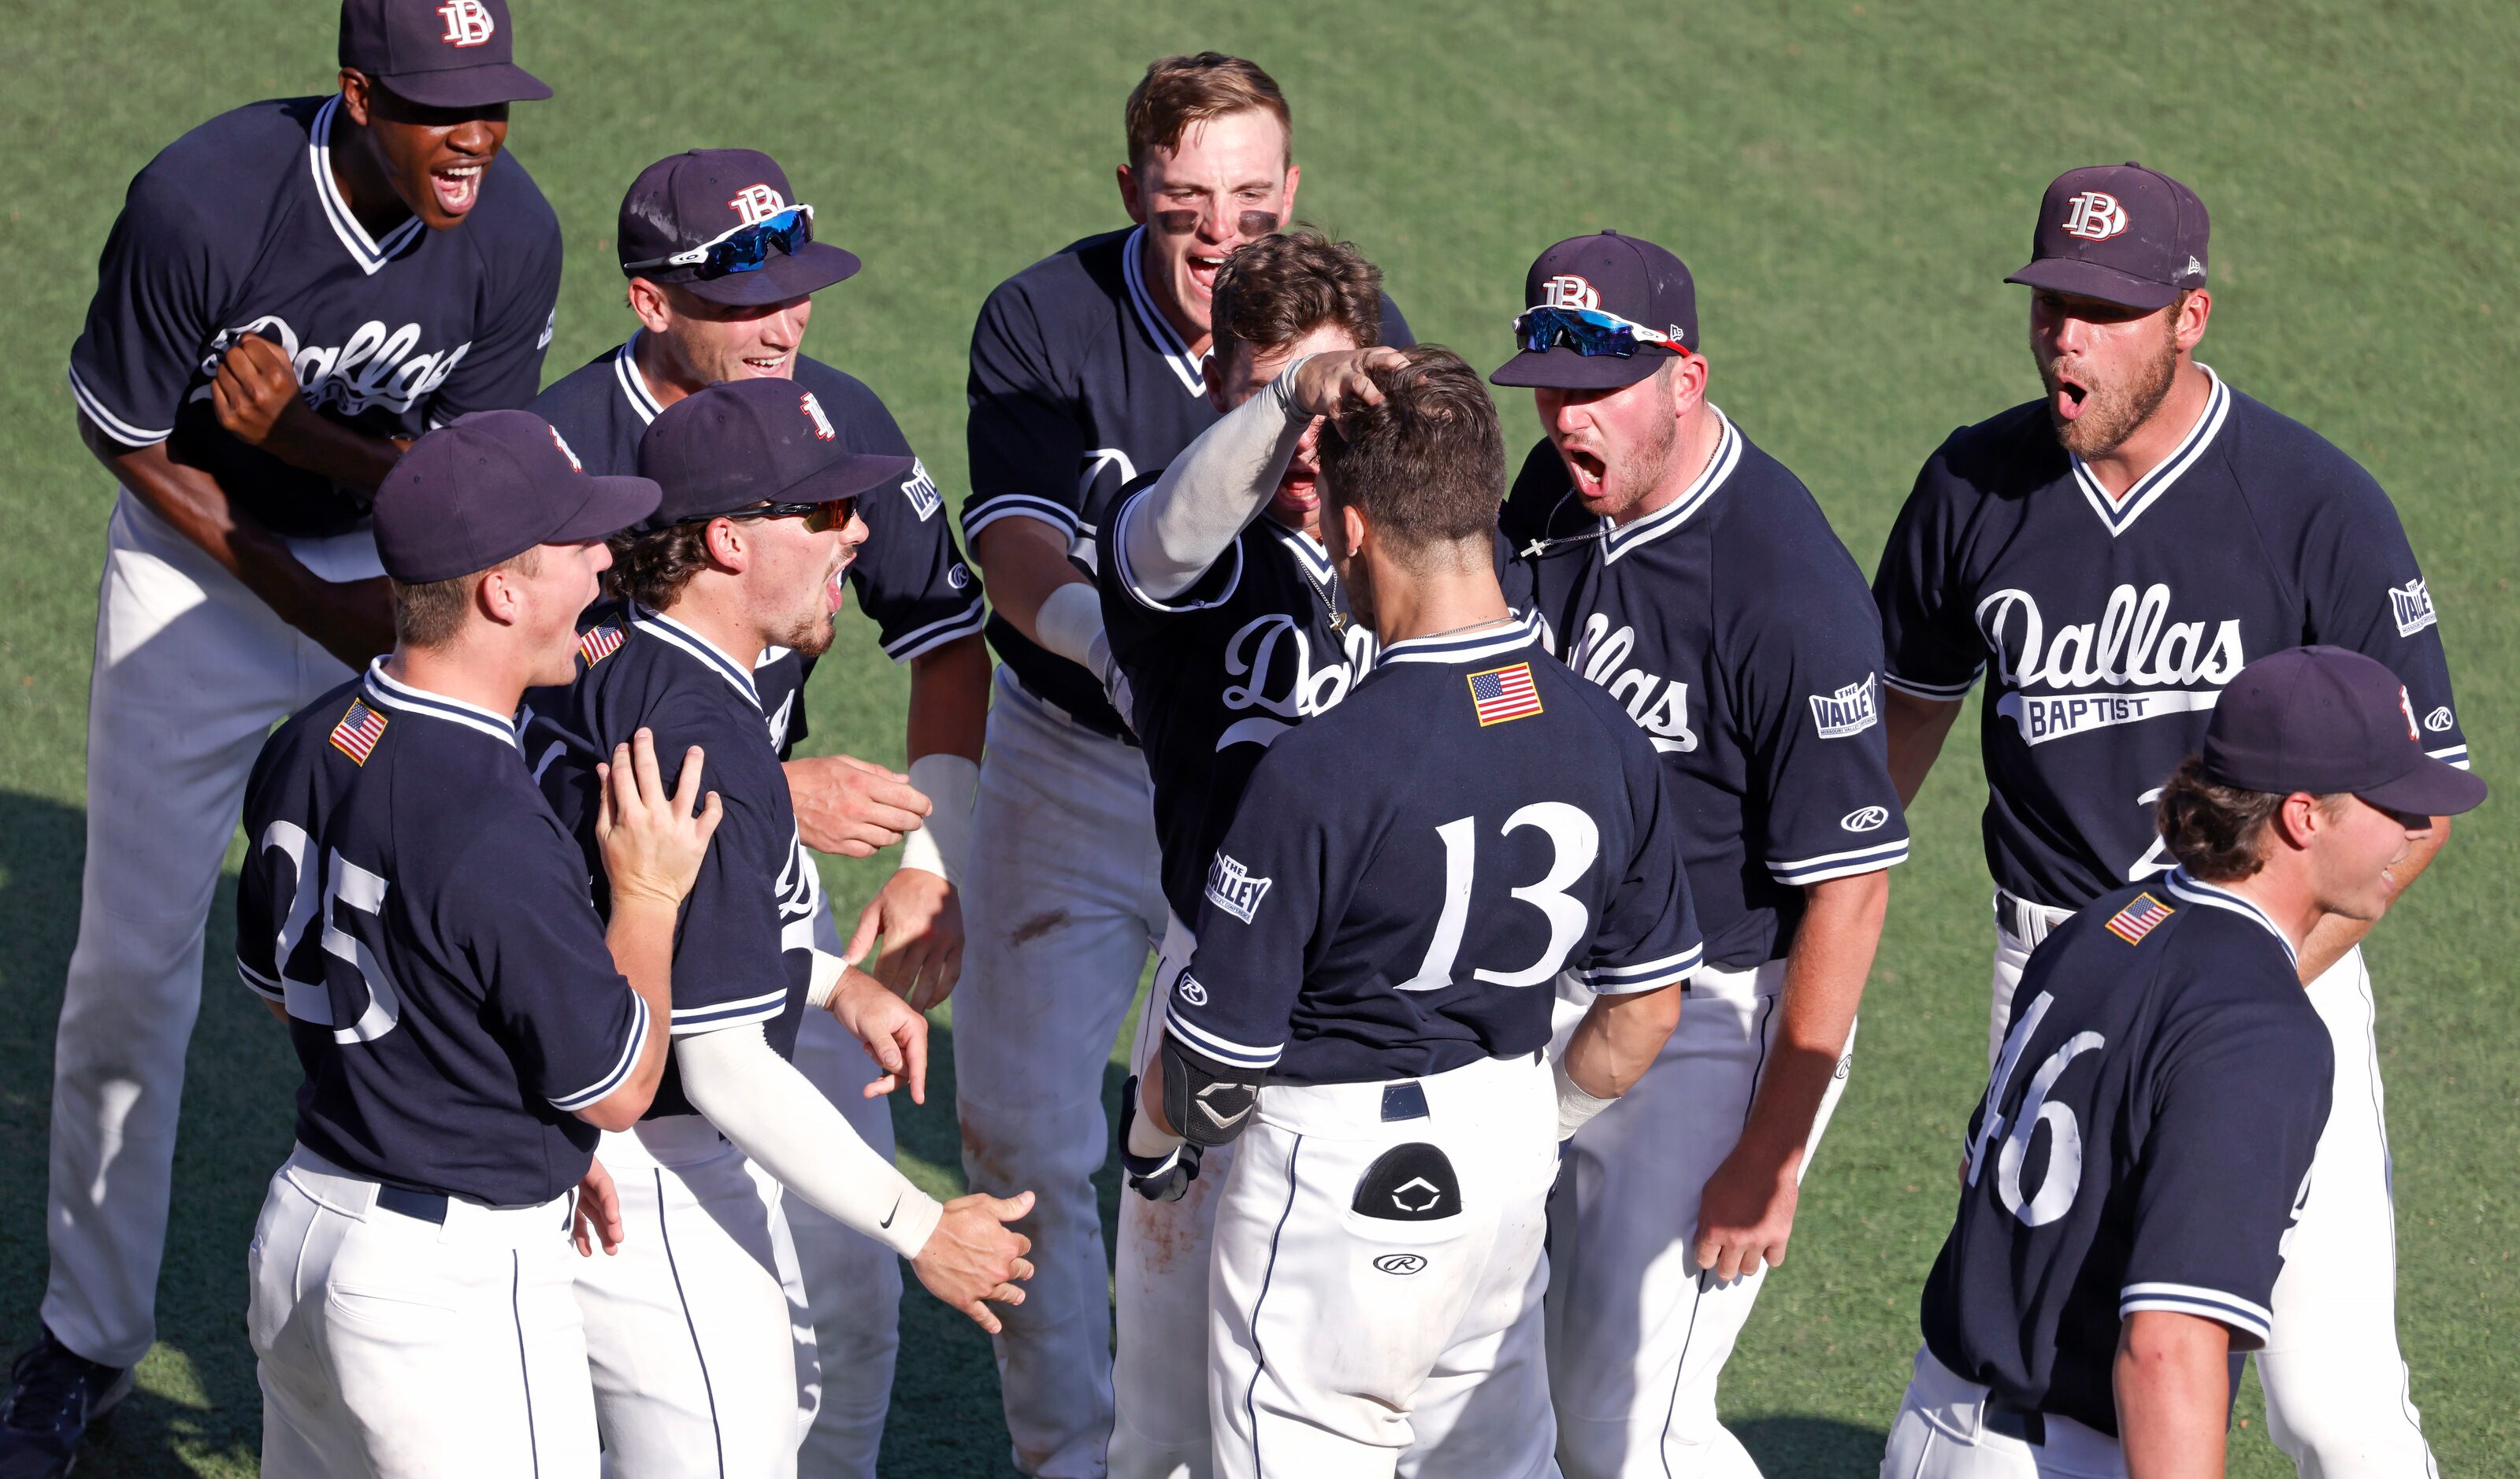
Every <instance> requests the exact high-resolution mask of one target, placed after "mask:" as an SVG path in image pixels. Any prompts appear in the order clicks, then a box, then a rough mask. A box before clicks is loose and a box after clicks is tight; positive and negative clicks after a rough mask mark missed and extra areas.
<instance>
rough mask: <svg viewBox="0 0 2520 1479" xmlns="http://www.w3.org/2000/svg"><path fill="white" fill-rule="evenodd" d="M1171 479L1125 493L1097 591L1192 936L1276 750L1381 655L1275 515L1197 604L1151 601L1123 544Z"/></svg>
mask: <svg viewBox="0 0 2520 1479" xmlns="http://www.w3.org/2000/svg"><path fill="white" fill-rule="evenodd" d="M1162 475H1163V474H1162V472H1161V471H1155V472H1148V473H1146V474H1144V475H1142V476H1140V477H1139V478H1137V479H1136V480H1135V481H1133V482H1131V483H1130V484H1129V485H1128V486H1127V487H1126V488H1124V489H1122V490H1121V496H1120V500H1119V502H1118V503H1117V504H1116V505H1115V506H1114V508H1115V512H1114V513H1113V515H1112V516H1111V529H1112V534H1111V558H1110V559H1108V560H1103V561H1102V570H1101V572H1100V573H1099V574H1098V575H1097V576H1096V578H1097V579H1098V580H1099V581H1100V582H1101V583H1102V624H1103V627H1104V629H1105V630H1107V631H1108V632H1109V633H1110V634H1111V655H1112V656H1113V657H1114V658H1116V659H1118V661H1119V663H1120V668H1121V670H1122V671H1123V672H1125V673H1126V674H1128V677H1129V695H1130V700H1131V706H1132V707H1134V708H1135V709H1136V710H1137V712H1136V713H1135V714H1133V715H1131V716H1129V718H1130V727H1131V729H1132V730H1133V731H1134V732H1135V733H1136V734H1137V737H1138V742H1139V744H1140V745H1142V746H1143V747H1144V748H1145V750H1146V752H1147V769H1148V773H1149V774H1150V776H1151V777H1152V780H1153V783H1154V807H1155V840H1156V842H1157V844H1158V847H1159V849H1160V851H1161V853H1162V855H1163V885H1164V900H1165V902H1166V903H1168V904H1170V905H1171V906H1172V911H1173V913H1174V915H1175V916H1177V917H1178V918H1180V919H1182V920H1184V921H1185V922H1187V921H1189V920H1192V919H1197V918H1198V907H1199V906H1198V901H1199V893H1200V890H1201V888H1202V887H1203V886H1204V884H1205V881H1206V878H1207V864H1208V860H1209V859H1210V858H1213V857H1214V856H1216V848H1217V844H1218V843H1221V842H1223V841H1224V840H1225V829H1226V827H1227V826H1228V825H1229V824H1230V823H1232V822H1233V821H1234V812H1235V808H1236V807H1238V805H1240V804H1241V801H1242V787H1243V786H1244V785H1245V784H1248V783H1249V781H1250V779H1251V768H1252V767H1253V766H1255V765H1258V764H1259V763H1260V756H1261V755H1262V753H1263V752H1265V751H1266V750H1267V749H1268V747H1269V743H1270V741H1271V740H1273V739H1277V738H1278V737H1279V736H1280V735H1283V734H1284V733H1285V732H1286V731H1287V730H1289V729H1291V728H1293V727H1294V726H1295V725H1296V724H1298V723H1301V722H1302V721H1303V720H1304V719H1305V718H1306V717H1307V716H1309V715H1313V714H1318V713H1320V712H1322V711H1323V710H1325V709H1327V708H1328V707H1329V706H1330V705H1331V704H1334V703H1336V702H1338V701H1339V700H1340V699H1341V698H1344V697H1346V696H1347V691H1348V690H1349V688H1351V687H1353V686H1354V685H1355V683H1356V680H1357V679H1358V678H1359V677H1361V676H1363V675H1364V674H1365V672H1366V671H1367V670H1368V669H1370V668H1372V667H1373V654H1374V649H1375V643H1374V639H1373V633H1372V632H1370V631H1368V630H1366V628H1365V627H1363V626H1362V625H1360V624H1359V623H1358V622H1357V621H1356V619H1355V618H1354V616H1353V615H1352V614H1351V613H1350V612H1349V610H1348V608H1347V590H1346V588H1345V587H1344V586H1343V585H1342V584H1341V583H1340V581H1339V578H1338V572H1337V571H1336V570H1333V569H1332V568H1331V567H1330V561H1329V556H1328V554H1326V553H1325V552H1324V551H1323V549H1322V547H1321V546H1320V545H1318V544H1316V543H1314V542H1313V541H1312V540H1311V539H1310V538H1308V537H1307V536H1305V535H1304V534H1302V533H1299V532H1298V531H1296V530H1293V529H1289V528H1287V527H1286V526H1285V525H1283V524H1282V523H1280V522H1278V521H1277V520H1276V519H1275V518H1272V517H1270V516H1269V515H1267V514H1265V513H1264V514H1262V515H1260V516H1258V517H1256V518H1254V519H1252V520H1251V522H1250V523H1248V524H1246V525H1244V526H1243V529H1242V532H1241V534H1240V535H1238V537H1237V538H1236V540H1235V542H1234V543H1233V544H1232V545H1231V546H1229V547H1227V549H1226V552H1225V555H1224V556H1223V558H1221V559H1219V560H1217V562H1216V563H1215V564H1214V565H1212V566H1210V567H1209V568H1208V570H1207V572H1206V573H1205V574H1203V575H1201V576H1200V577H1199V578H1198V579H1197V580H1196V581H1194V582H1193V583H1192V585H1191V586H1190V587H1189V588H1188V589H1187V590H1184V591H1182V592H1180V593H1179V594H1177V595H1175V596H1173V597H1172V598H1171V599H1169V600H1163V599H1159V598H1156V597H1153V596H1149V595H1148V594H1147V592H1146V591H1145V590H1144V589H1143V588H1142V587H1141V586H1140V585H1139V583H1138V580H1137V577H1136V576H1135V575H1133V574H1131V573H1130V571H1129V560H1128V544H1127V537H1128V536H1127V534H1126V532H1125V531H1126V529H1127V527H1128V519H1129V514H1130V510H1131V509H1132V508H1133V507H1135V505H1136V502H1137V495H1138V493H1139V492H1140V491H1142V490H1144V489H1146V488H1149V487H1152V486H1153V485H1154V483H1155V481H1156V479H1158V478H1160V477H1161V476H1162ZM1496 548H1497V577H1498V580H1499V583H1500V584H1501V585H1503V587H1504V588H1505V593H1506V605H1508V606H1509V607H1511V608H1512V609H1513V611H1514V612H1515V613H1516V614H1517V615H1518V614H1521V613H1522V612H1524V611H1527V610H1529V609H1530V607H1531V588H1530V581H1529V579H1528V577H1527V575H1526V573H1525V571H1524V570H1523V567H1522V563H1521V561H1519V560H1515V559H1514V558H1513V556H1512V552H1511V551H1510V550H1509V549H1508V547H1507V545H1506V543H1505V540H1504V538H1503V536H1499V537H1498V539H1497V544H1496Z"/></svg>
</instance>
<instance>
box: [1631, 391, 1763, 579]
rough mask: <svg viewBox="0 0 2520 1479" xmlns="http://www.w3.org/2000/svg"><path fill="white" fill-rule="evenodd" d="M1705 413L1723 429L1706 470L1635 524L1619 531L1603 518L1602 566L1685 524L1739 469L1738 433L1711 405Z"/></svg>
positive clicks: (1721, 413) (1703, 469)
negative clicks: (1669, 500) (1712, 415)
mask: <svg viewBox="0 0 2520 1479" xmlns="http://www.w3.org/2000/svg"><path fill="white" fill-rule="evenodd" d="M1706 409H1707V410H1709V411H1713V412H1714V413H1715V420H1716V421H1717V422H1718V423H1719V424H1720V425H1721V426H1722V427H1723V430H1722V431H1721V432H1720V433H1719V434H1718V435H1717V436H1716V438H1715V450H1714V452H1712V453H1711V454H1709V455H1708V457H1707V459H1706V466H1705V467H1704V468H1702V469H1700V470H1699V471H1698V474H1697V477H1696V479H1695V480H1694V481H1692V482H1690V483H1689V485H1688V487H1687V488H1686V489H1684V490H1683V491H1682V493H1681V495H1680V496H1679V497H1678V498H1675V499H1673V500H1672V501H1671V502H1669V503H1667V504H1664V505H1663V506H1662V507H1661V508H1659V509H1656V510H1654V511H1653V512H1652V513H1650V514H1648V515H1645V516H1644V517H1643V518H1640V519H1638V520H1637V521H1636V522H1634V523H1632V524H1629V525H1627V526H1626V527H1624V528H1622V527H1620V526H1619V525H1617V524H1614V523H1612V522H1611V521H1610V520H1609V519H1608V518H1606V517H1604V518H1603V519H1602V520H1601V549H1602V552H1603V555H1602V559H1603V562H1604V563H1607V562H1608V561H1610V560H1617V559H1618V558H1619V557H1620V556H1622V555H1625V554H1626V553H1628V552H1629V551H1630V550H1634V549H1638V548H1641V547H1643V546H1644V545H1649V544H1651V543H1653V542H1654V541H1655V540H1657V539H1660V538H1662V537H1663V536H1664V535H1666V534H1668V533H1670V532H1672V531H1673V530H1674V529H1677V528H1679V527H1680V526H1681V525H1683V524H1685V523H1687V522H1688V520H1689V516H1690V515H1693V514H1695V513H1696V512H1697V511H1698V510H1700V509H1702V508H1705V507H1706V505H1707V504H1708V503H1709V502H1710V501H1712V500H1713V499H1714V497H1715V495H1716V493H1717V492H1718V491H1719V490H1721V489H1722V488H1723V486H1724V483H1725V480H1726V479H1727V478H1730V477H1731V476H1732V475H1733V469H1735V468H1737V467H1739V466H1741V433H1740V431H1739V430H1738V429H1736V428H1735V427H1734V426H1733V418H1731V417H1729V416H1726V415H1725V414H1724V412H1723V411H1722V410H1721V409H1720V408H1718V407H1717V406H1715V405H1714V404H1713V403H1711V402H1710V403H1709V404H1708V405H1707V407H1706Z"/></svg>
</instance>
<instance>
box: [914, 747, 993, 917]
mask: <svg viewBox="0 0 2520 1479" xmlns="http://www.w3.org/2000/svg"><path fill="white" fill-rule="evenodd" d="M910 784H913V785H915V786H917V787H919V791H920V794H922V795H923V796H925V797H926V798H927V800H928V804H929V807H930V810H929V811H928V813H927V820H926V822H925V823H923V824H922V826H921V827H920V829H919V830H917V831H915V832H912V833H910V834H909V835H908V836H906V837H904V838H902V839H901V866H902V867H903V868H918V869H924V870H925V871H926V872H928V873H932V874H936V875H937V876H938V877H941V878H943V879H945V880H946V881H947V882H949V883H952V884H953V885H954V886H955V887H957V888H960V887H961V886H962V885H963V865H964V863H965V862H967V861H968V859H969V858H970V856H971V808H972V807H973V806H974V805H976V804H977V803H978V802H979V799H980V767H979V766H977V765H975V764H973V763H972V762H971V761H969V760H967V759H965V758H964V757H963V756H961V755H941V754H940V755H922V756H920V757H919V758H918V759H916V760H913V761H911V762H910Z"/></svg>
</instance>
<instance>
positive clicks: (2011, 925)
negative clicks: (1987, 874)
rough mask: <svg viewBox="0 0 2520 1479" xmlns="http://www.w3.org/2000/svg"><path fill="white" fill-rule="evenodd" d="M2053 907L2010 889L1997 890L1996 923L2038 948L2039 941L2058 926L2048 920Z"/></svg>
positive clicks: (2024, 942)
mask: <svg viewBox="0 0 2520 1479" xmlns="http://www.w3.org/2000/svg"><path fill="white" fill-rule="evenodd" d="M2053 907H2054V906H2051V905H2047V904H2038V903H2033V902H2032V901H2030V900H2028V899H2025V898H2023V897H2021V895H2019V894H2017V893H2013V892H2011V891H2010V890H2008V889H2002V888H1999V889H1997V890H1996V891H1995V922H1996V925H1997V926H1998V927H1999V928H2001V929H2002V930H2003V932H2004V933H2006V934H2008V935H2010V936H2012V937H2013V938H2014V939H2016V940H2019V941H2020V942H2021V943H2022V944H2024V945H2026V946H2029V947H2031V948H2032V949H2037V948H2038V945H2039V942H2040V941H2042V940H2044V939H2046V938H2048V930H2050V929H2053V928H2055V927H2056V926H2055V925H2053V924H2050V923H2048V912H2049V910H2050V909H2051V908H2053ZM2063 913H2065V914H2068V915H2070V914H2072V913H2073V911H2072V910H2070V909H2069V910H2064V911H2063Z"/></svg>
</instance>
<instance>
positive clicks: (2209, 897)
mask: <svg viewBox="0 0 2520 1479" xmlns="http://www.w3.org/2000/svg"><path fill="white" fill-rule="evenodd" d="M2161 881H2162V884H2163V885H2164V886H2165V887H2167V888H2168V889H2169V890H2170V891H2171V892H2172V893H2175V894H2177V895H2179V897H2181V898H2183V899H2185V900H2186V901H2187V902H2188V903H2190V904H2202V905H2204V906H2205V907H2207V908H2208V909H2228V910H2229V911H2230V912H2231V913H2233V914H2235V915H2239V916H2241V917H2243V918H2245V919H2252V920H2254V921H2256V922H2257V923H2258V924H2259V925H2260V926H2262V927H2264V928H2265V930H2266V932H2267V933H2269V934H2271V935H2273V936H2274V937H2275V943H2276V944H2278V945H2281V946H2282V947H2283V953H2284V959H2285V960H2287V961H2290V962H2292V963H2293V964H2295V965H2299V964H2301V954H2300V952H2298V951H2296V950H2294V949H2293V948H2292V941H2291V939H2289V938H2288V937H2286V935H2285V934H2284V932H2283V931H2282V930H2280V929H2277V928H2276V927H2275V921H2274V920H2273V919H2269V918H2267V912H2266V911H2265V910H2263V909H2260V908H2259V907H2258V906H2257V905H2255V904H2252V903H2250V902H2249V901H2248V900H2247V899H2246V898H2243V897H2242V896H2240V895H2239V894H2236V893H2233V892H2232V891H2231V890H2229V889H2228V888H2218V887H2216V886H2215V885H2213V884H2211V883H2207V882H2205V881H2203V880H2202V879H2200V878H2197V877H2196V876H2194V875H2193V874H2189V873H2188V872H2187V870H2186V869H2184V868H2174V869H2172V870H2171V871H2170V872H2169V873H2167V874H2163V875H2162V879H2161Z"/></svg>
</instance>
